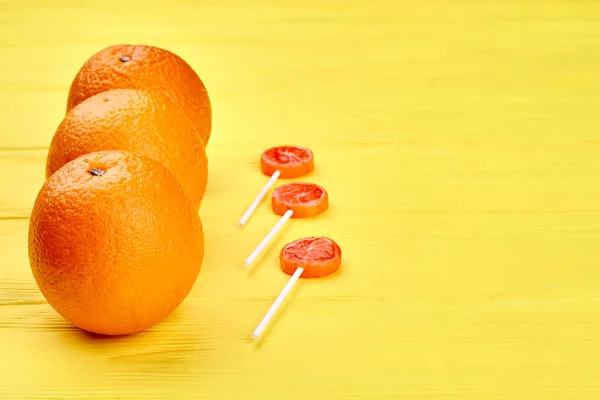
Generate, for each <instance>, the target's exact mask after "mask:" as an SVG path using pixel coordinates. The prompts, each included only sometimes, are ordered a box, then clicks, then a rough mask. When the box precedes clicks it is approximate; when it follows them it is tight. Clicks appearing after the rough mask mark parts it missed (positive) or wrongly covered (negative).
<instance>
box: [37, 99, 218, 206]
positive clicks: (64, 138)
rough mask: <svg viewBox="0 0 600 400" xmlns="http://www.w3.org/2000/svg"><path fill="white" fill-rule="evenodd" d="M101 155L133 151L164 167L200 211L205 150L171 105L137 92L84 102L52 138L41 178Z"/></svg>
mask: <svg viewBox="0 0 600 400" xmlns="http://www.w3.org/2000/svg"><path fill="white" fill-rule="evenodd" d="M100 150H127V151H133V152H137V153H140V154H141V155H144V156H147V157H150V158H152V159H154V160H156V161H159V162H161V163H163V164H164V165H165V166H166V167H167V168H168V169H169V170H170V171H171V173H172V174H173V175H174V176H175V177H176V178H177V179H178V180H179V181H180V183H181V185H182V186H183V188H184V189H185V190H186V192H187V193H188V195H189V196H190V198H191V200H192V203H193V204H194V206H195V207H196V210H198V209H199V208H200V204H201V202H202V198H203V197H204V191H205V188H206V183H207V178H208V160H207V158H206V151H205V149H204V144H203V143H202V139H201V138H200V136H199V135H198V132H197V131H196V129H195V128H194V126H193V124H192V123H191V122H190V120H189V119H188V118H187V117H186V115H185V113H183V112H182V111H181V110H180V109H179V108H178V107H176V106H174V105H173V104H171V103H168V102H161V101H160V100H159V99H158V98H157V97H155V96H153V95H151V94H150V93H147V92H145V91H142V90H136V89H115V90H110V91H107V92H102V93H100V94H97V95H95V96H92V97H90V98H88V99H86V100H84V101H83V102H81V103H79V104H78V105H77V106H76V107H74V108H73V109H71V110H70V111H69V112H68V113H67V115H66V116H65V118H64V119H63V121H62V122H61V123H60V125H59V127H58V129H57V130H56V132H55V134H54V137H53V139H52V142H51V144H50V149H49V151H48V157H47V161H46V177H48V176H50V175H52V174H53V173H54V172H56V170H58V169H59V168H60V167H62V166H63V165H64V164H66V163H67V162H69V161H71V160H74V159H75V158H77V157H79V156H82V155H84V154H87V153H91V152H94V151H100Z"/></svg>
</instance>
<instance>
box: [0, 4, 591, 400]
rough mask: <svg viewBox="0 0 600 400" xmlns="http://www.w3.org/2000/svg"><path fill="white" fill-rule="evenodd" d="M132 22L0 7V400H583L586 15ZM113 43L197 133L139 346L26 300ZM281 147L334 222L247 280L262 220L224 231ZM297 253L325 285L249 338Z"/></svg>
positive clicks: (271, 219)
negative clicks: (160, 58)
mask: <svg viewBox="0 0 600 400" xmlns="http://www.w3.org/2000/svg"><path fill="white" fill-rule="evenodd" d="M142 4H143V3H142V2H140V1H137V2H135V1H123V0H119V1H109V0H105V1H102V2H88V1H45V0H31V1H6V0H4V1H0V121H1V123H2V124H1V128H2V130H1V132H0V219H1V220H0V252H1V253H0V254H1V260H2V261H0V354H1V355H2V362H1V363H0V398H2V399H49V398H53V399H161V400H162V399H227V400H229V399H359V398H360V399H422V400H429V399H461V400H463V399H464V400H469V399H491V400H493V399H531V400H534V399H577V400H584V399H598V398H600V361H599V359H600V339H599V337H600V288H599V286H600V269H599V261H600V255H599V254H600V253H599V250H598V249H599V247H598V246H599V243H600V205H599V201H600V153H599V152H600V133H599V132H600V131H599V128H600V112H599V111H600V109H599V107H600V89H599V87H600V86H599V85H600V3H598V2H596V1H564V0H536V1H519V0H507V1H491V0H457V1H450V0H448V1H446V0H435V1H413V0H410V1H409V0H402V1H400V0H396V1H394V0H387V1H385V0H379V1H376V0H372V1H368V0H354V1H342V0H337V1H322V0H318V1H317V0H306V1H297V2H283V1H278V0H268V1H242V0H238V1H236V0H211V1H191V0H190V1H175V2H173V3H172V4H171V5H167V2H166V1H162V0H161V1H155V0H152V1H149V2H147V3H145V5H142ZM115 43H143V44H152V45H157V46H162V47H165V48H168V49H169V50H171V51H174V52H176V53H177V54H179V55H181V56H182V57H183V58H184V59H186V60H187V61H188V62H189V63H190V64H191V65H192V66H193V67H194V68H195V69H196V71H197V72H198V73H199V74H200V76H201V77H202V79H203V80H204V82H205V83H206V86H207V88H208V90H209V93H210V95H211V99H212V102H213V107H214V131H213V137H212V139H211V142H210V145H209V148H208V153H209V157H210V182H209V186H208V189H207V193H206V200H205V202H204V204H203V206H202V209H201V211H200V214H201V217H202V219H203V222H204V227H205V232H206V258H205V262H204V265H203V270H202V272H201V275H200V278H199V280H198V283H197V285H196V286H195V288H194V289H193V291H192V293H191V294H190V295H189V297H188V298H187V300H186V301H185V303H184V304H183V305H182V306H181V308H180V309H179V310H178V311H177V312H176V313H174V314H173V315H172V316H171V317H170V318H169V319H168V320H166V321H164V323H162V324H160V325H158V326H156V327H155V328H154V329H151V330H149V331H147V332H145V333H142V334H139V335H135V336H132V337H127V338H115V339H98V338H96V337H91V336H90V335H87V334H85V333H82V332H81V331H79V330H77V329H73V328H71V327H70V325H69V324H68V323H66V322H65V321H63V320H62V319H61V318H60V317H59V316H58V315H57V314H56V313H55V312H54V311H53V310H52V309H51V308H50V306H48V305H47V303H46V302H45V301H44V299H43V297H42V295H41V294H40V292H39V291H38V289H37V287H36V286H35V283H34V281H33V278H32V275H31V272H30V270H29V264H28V258H27V229H28V216H29V213H30V209H31V206H32V204H33V201H34V199H35V196H36V194H37V191H38V190H39V188H40V186H41V184H42V182H43V177H44V172H43V171H44V162H45V155H46V150H47V146H48V144H49V142H50V139H51V137H52V134H53V132H54V130H55V129H56V127H57V125H58V123H59V122H60V120H61V118H62V117H63V115H64V111H65V105H66V98H67V92H68V88H69V85H70V83H71V79H72V78H73V76H74V75H75V73H76V72H77V70H78V69H79V67H80V66H81V64H82V63H83V62H84V61H85V59H87V57H89V56H90V55H91V54H93V53H94V52H96V51H98V50H100V49H101V48H103V47H105V46H108V45H111V44H115ZM285 143H292V144H299V145H305V146H309V147H311V148H312V149H313V150H314V151H315V158H316V166H317V168H316V170H315V172H314V173H313V174H312V175H311V176H310V177H307V178H306V179H310V180H311V181H313V182H316V183H319V184H322V185H323V186H325V187H326V188H327V189H328V190H329V193H330V196H331V208H330V210H329V211H328V212H327V213H326V214H325V215H323V216H321V217H318V218H315V219H313V220H294V221H291V223H290V224H289V225H288V226H287V228H286V229H285V230H284V231H283V232H282V233H281V235H279V236H278V237H277V240H276V241H275V242H274V243H273V246H272V247H271V248H270V251H269V252H267V253H266V254H265V255H264V257H263V258H262V260H261V262H260V264H258V265H257V266H256V268H255V269H254V270H253V271H252V273H249V272H248V271H246V270H244V268H243V262H244V260H245V258H246V257H247V256H248V254H249V253H250V252H251V251H252V249H253V248H254V247H255V246H256V245H257V244H258V242H259V241H260V240H261V239H262V237H263V235H264V234H265V233H266V232H267V231H268V230H269V229H270V227H271V226H272V225H273V224H274V223H275V222H276V221H277V218H278V217H277V216H275V215H273V213H272V212H271V211H270V208H269V206H268V203H266V202H265V203H263V205H262V206H261V207H260V209H259V210H258V211H257V213H256V215H255V216H254V217H253V218H252V219H251V220H250V222H249V223H248V225H247V227H246V228H244V229H239V228H237V227H236V223H237V221H238V219H239V218H240V216H241V215H242V213H243V212H244V210H245V209H246V207H247V206H248V204H249V203H250V201H251V200H252V198H253V196H254V195H255V194H256V193H257V192H258V190H259V189H260V187H261V185H262V184H263V183H264V182H265V181H266V177H265V176H263V175H261V173H260V171H259V164H258V159H259V156H260V153H261V152H262V151H263V150H264V149H265V148H266V147H268V146H272V145H277V144H285ZM306 235H327V236H330V237H332V238H334V239H335V240H336V241H337V242H338V243H339V244H340V246H341V247H342V249H343V252H344V253H343V254H344V255H343V257H344V258H343V269H342V271H340V273H339V274H338V275H336V276H334V277H331V278H330V279H323V280H320V281H301V282H299V285H298V286H296V287H295V290H294V293H293V296H292V297H290V298H289V301H287V302H286V305H285V307H284V308H283V309H282V310H281V312H280V313H278V315H277V318H276V320H275V321H274V323H273V324H272V325H271V326H269V328H268V330H267V334H266V336H265V337H264V340H263V341H262V342H261V343H259V344H257V343H253V342H252V341H251V340H250V339H249V337H250V335H251V333H252V331H253V330H254V328H255V327H256V325H257V324H258V322H259V321H260V319H261V318H262V316H263V315H264V313H265V312H266V311H267V309H268V307H269V306H270V304H271V303H272V301H273V300H274V298H275V297H276V296H277V294H278V293H279V291H280V290H281V288H282V287H283V286H284V284H285V282H286V280H287V279H288V276H287V275H284V274H283V273H282V272H281V271H280V270H279V269H278V262H277V252H278V250H279V249H280V248H281V246H283V245H284V244H285V243H286V242H289V241H291V240H294V239H296V238H299V237H302V236H306ZM82 240H89V238H82ZM91 244H93V240H92V243H91Z"/></svg>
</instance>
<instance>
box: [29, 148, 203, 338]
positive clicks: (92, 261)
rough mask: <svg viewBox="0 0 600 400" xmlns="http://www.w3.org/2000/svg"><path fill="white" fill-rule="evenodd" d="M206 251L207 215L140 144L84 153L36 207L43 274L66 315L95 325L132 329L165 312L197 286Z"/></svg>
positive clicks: (104, 330)
mask: <svg viewBox="0 0 600 400" xmlns="http://www.w3.org/2000/svg"><path fill="white" fill-rule="evenodd" d="M93 168H95V169H99V170H103V171H105V173H104V175H102V176H93V175H92V174H91V173H90V172H88V171H90V170H92V169H93ZM203 256H204V234H203V230H202V223H201V221H200V217H199V216H198V213H197V212H196V211H195V210H194V208H193V206H192V205H191V203H190V201H189V199H188V198H187V196H186V195H185V193H184V191H183V188H182V187H181V185H180V184H179V182H178V181H177V180H176V179H175V178H174V177H173V176H172V174H171V173H169V171H168V170H167V169H166V168H165V167H164V166H162V164H160V163H158V162H156V161H154V160H151V159H149V158H146V157H143V156H140V155H138V154H135V153H128V152H123V151H102V152H97V153H91V154H86V155H84V156H82V157H80V158H77V159H76V160H74V161H72V162H70V163H68V164H66V165H65V166H64V167H62V168H61V169H59V170H58V171H57V172H56V173H55V174H54V175H52V176H51V177H50V178H49V179H48V180H47V181H46V182H45V183H44V185H43V187H42V188H41V190H40V192H39V194H38V196H37V198H36V201H35V204H34V206H33V211H32V214H31V219H30V226H29V259H30V264H31V269H32V272H33V276H34V278H35V281H36V283H37V285H38V287H39V289H40V290H41V292H42V294H43V295H44V297H45V298H46V299H47V301H48V303H49V304H50V305H51V306H52V307H53V308H54V309H55V310H56V311H57V312H58V313H59V314H60V315H62V316H63V317H64V318H65V319H66V320H67V321H69V322H71V323H72V324H74V325H75V326H77V327H79V328H81V329H84V330H87V331H90V332H94V333H98V334H104V335H125V334H130V333H135V332H140V331H143V330H145V329H148V328H150V327H151V326H153V325H155V324H157V323H159V322H160V321H162V320H163V319H164V318H165V317H167V316H168V315H169V314H170V313H171V312H172V311H173V310H175V309H176V308H177V307H178V306H179V305H180V303H181V302H182V301H183V300H184V299H185V298H186V296H187V295H188V293H189V291H190V289H191V288H192V286H193V285H194V283H195V281H196V279H197V276H198V274H199V272H200V268H201V265H202V261H203Z"/></svg>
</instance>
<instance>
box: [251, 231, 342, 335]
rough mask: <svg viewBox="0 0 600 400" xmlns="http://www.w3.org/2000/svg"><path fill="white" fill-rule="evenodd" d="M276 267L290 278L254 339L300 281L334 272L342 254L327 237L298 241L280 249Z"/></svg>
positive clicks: (338, 266) (337, 267)
mask: <svg viewBox="0 0 600 400" xmlns="http://www.w3.org/2000/svg"><path fill="white" fill-rule="evenodd" d="M279 263H280V266H281V269H282V271H283V272H285V273H286V274H289V275H292V277H291V278H290V279H289V280H288V282H287V284H286V285H285V286H284V288H283V290H282V291H281V293H279V296H277V299H275V302H273V305H271V307H270V308H269V311H267V313H266V314H265V316H264V317H263V319H262V321H261V322H260V324H259V325H258V327H257V328H256V330H255V331H254V333H253V334H252V338H253V339H257V338H258V337H259V336H260V335H261V333H262V332H263V330H264V329H265V327H266V326H267V325H268V323H269V321H270V320H271V319H272V318H273V315H275V312H277V309H278V308H279V306H280V305H281V303H282V302H283V300H284V299H285V297H286V296H287V295H288V293H289V292H290V290H291V289H292V287H293V286H294V284H295V283H296V281H298V279H299V278H301V277H302V278H323V277H325V276H329V275H331V274H333V273H335V272H337V271H338V270H339V269H340V265H341V263H342V250H341V249H340V246H338V244H337V243H336V242H334V241H333V240H331V239H329V238H326V237H318V238H317V237H308V238H303V239H298V240H295V241H293V242H292V243H288V244H287V245H285V246H284V247H283V249H281V253H280V254H279Z"/></svg>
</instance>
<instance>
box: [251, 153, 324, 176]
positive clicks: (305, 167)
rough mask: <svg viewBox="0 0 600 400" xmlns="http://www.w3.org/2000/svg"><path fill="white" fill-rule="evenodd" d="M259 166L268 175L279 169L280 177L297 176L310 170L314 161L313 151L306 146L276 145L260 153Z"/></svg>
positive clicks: (313, 165)
mask: <svg viewBox="0 0 600 400" xmlns="http://www.w3.org/2000/svg"><path fill="white" fill-rule="evenodd" d="M260 167H261V171H262V172H263V174H265V175H268V176H271V175H273V174H274V173H275V171H279V173H280V175H279V176H280V177H281V178H298V177H300V176H303V175H306V174H308V173H309V172H310V171H312V170H313V169H314V167H315V163H314V159H313V152H312V151H311V150H310V149H307V148H306V147H299V146H277V147H271V148H270V149H267V150H265V151H264V152H263V153H262V155H261V158H260Z"/></svg>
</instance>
